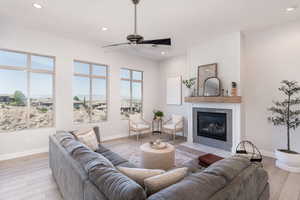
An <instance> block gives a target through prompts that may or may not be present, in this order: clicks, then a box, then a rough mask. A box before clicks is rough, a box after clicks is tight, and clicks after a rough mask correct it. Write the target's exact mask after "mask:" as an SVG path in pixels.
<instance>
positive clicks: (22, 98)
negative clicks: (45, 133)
mask: <svg viewBox="0 0 300 200" xmlns="http://www.w3.org/2000/svg"><path fill="white" fill-rule="evenodd" d="M54 63H55V60H54V58H53V57H49V56H41V55H36V54H31V53H23V52H15V51H10V50H0V132H10V131H18V130H23V129H28V128H44V127H52V126H54V97H53V91H54V80H53V79H54V71H55V70H54V69H55V67H54V65H55V64H54Z"/></svg>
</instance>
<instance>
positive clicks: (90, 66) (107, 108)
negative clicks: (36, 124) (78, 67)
mask: <svg viewBox="0 0 300 200" xmlns="http://www.w3.org/2000/svg"><path fill="white" fill-rule="evenodd" d="M75 62H78V63H82V64H88V65H89V74H81V73H76V72H75V71H74V69H75V68H74V66H75V65H74V64H75ZM93 65H98V66H103V67H106V76H99V75H93ZM74 77H85V78H88V79H89V98H90V103H89V107H91V102H92V100H93V98H92V96H93V79H102V80H103V79H104V80H105V81H106V94H105V96H106V98H105V100H106V110H107V113H106V119H105V120H99V121H97V122H93V121H92V118H91V116H90V115H89V122H88V123H87V124H96V123H101V122H107V121H108V116H109V115H108V113H109V94H110V93H109V65H107V64H100V63H95V62H89V61H83V60H78V59H74V60H73V78H74ZM72 87H74V83H73V84H72ZM72 96H73V97H72V99H73V98H74V94H72ZM73 101H74V100H73ZM72 121H73V124H75V125H82V124H85V123H75V121H74V105H73V119H72Z"/></svg>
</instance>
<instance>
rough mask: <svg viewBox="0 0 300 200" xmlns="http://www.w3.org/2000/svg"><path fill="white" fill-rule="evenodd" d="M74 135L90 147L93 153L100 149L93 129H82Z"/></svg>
mask: <svg viewBox="0 0 300 200" xmlns="http://www.w3.org/2000/svg"><path fill="white" fill-rule="evenodd" d="M73 134H74V135H75V137H76V138H77V139H78V140H79V141H80V142H82V143H83V144H85V145H86V146H88V147H89V148H90V149H92V150H93V151H96V150H97V149H98V141H97V137H96V134H95V132H94V130H93V129H81V130H78V131H74V132H73Z"/></svg>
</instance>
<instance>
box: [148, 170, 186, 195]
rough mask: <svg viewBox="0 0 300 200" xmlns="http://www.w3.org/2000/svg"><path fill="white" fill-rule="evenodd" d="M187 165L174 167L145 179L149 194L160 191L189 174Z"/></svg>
mask: <svg viewBox="0 0 300 200" xmlns="http://www.w3.org/2000/svg"><path fill="white" fill-rule="evenodd" d="M187 171H188V169H187V168H186V167H183V168H178V169H174V170H171V171H168V172H166V173H163V174H160V175H157V176H152V177H149V178H146V179H145V180H144V184H145V188H146V191H147V194H148V195H151V194H153V193H155V192H158V191H160V190H162V189H164V188H166V187H168V186H170V185H173V184H175V183H177V182H178V181H180V180H181V179H183V178H184V177H185V176H186V174H187Z"/></svg>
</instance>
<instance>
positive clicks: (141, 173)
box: [117, 167, 166, 186]
mask: <svg viewBox="0 0 300 200" xmlns="http://www.w3.org/2000/svg"><path fill="white" fill-rule="evenodd" d="M117 169H118V170H119V171H120V172H121V173H123V174H124V175H126V176H128V177H129V178H131V179H132V180H134V181H135V182H137V183H138V184H140V185H141V186H144V180H145V179H147V178H150V177H152V176H157V175H160V174H163V173H165V172H166V171H165V170H160V169H142V168H129V167H117Z"/></svg>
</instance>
